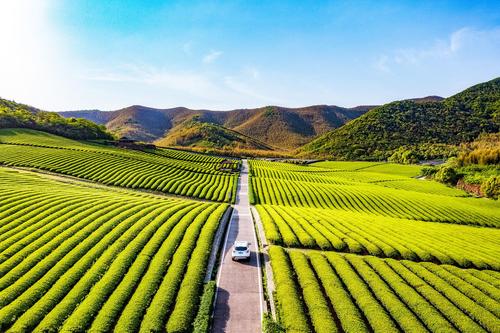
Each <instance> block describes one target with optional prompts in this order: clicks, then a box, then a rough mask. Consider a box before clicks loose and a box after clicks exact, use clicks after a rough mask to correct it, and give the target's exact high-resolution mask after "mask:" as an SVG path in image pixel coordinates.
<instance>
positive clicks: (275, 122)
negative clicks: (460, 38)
mask: <svg viewBox="0 0 500 333" xmlns="http://www.w3.org/2000/svg"><path fill="white" fill-rule="evenodd" d="M371 108H373V106H359V107H356V108H342V107H337V106H328V105H316V106H309V107H303V108H284V107H278V106H267V107H262V108H257V109H239V110H233V111H210V110H192V109H187V108H183V107H178V108H171V109H153V108H148V107H144V106H140V105H134V106H130V107H127V108H124V109H120V110H117V111H108V112H106V111H98V110H90V111H69V112H60V114H61V115H62V116H64V117H82V118H85V119H88V120H91V121H94V122H96V123H98V124H103V125H106V127H107V129H108V130H110V131H111V132H113V133H116V134H117V135H119V136H127V137H130V138H134V139H137V140H142V141H155V140H159V139H161V138H163V137H164V136H167V137H168V135H169V131H170V130H172V129H173V128H175V127H176V126H177V125H179V124H181V123H183V122H185V121H189V120H191V119H193V118H196V120H197V121H198V122H206V123H212V124H216V125H220V126H223V127H225V128H228V129H232V130H234V131H237V132H240V133H241V134H244V135H246V136H249V137H252V138H254V139H256V140H257V141H260V142H263V143H265V144H268V145H272V146H275V147H279V148H285V149H292V148H297V147H299V146H300V145H303V144H305V143H307V142H309V141H310V140H312V139H313V138H315V137H317V136H318V135H321V134H323V133H325V132H327V131H329V130H331V129H334V128H337V127H340V126H342V125H343V124H345V123H346V122H347V121H349V120H351V119H354V118H356V117H359V116H360V115H362V114H363V113H365V112H366V111H368V110H370V109H371Z"/></svg>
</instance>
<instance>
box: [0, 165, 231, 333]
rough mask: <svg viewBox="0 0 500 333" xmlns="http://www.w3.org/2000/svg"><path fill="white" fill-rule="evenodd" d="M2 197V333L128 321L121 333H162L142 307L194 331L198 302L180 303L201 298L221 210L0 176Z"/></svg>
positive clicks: (20, 175)
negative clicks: (153, 331)
mask: <svg viewBox="0 0 500 333" xmlns="http://www.w3.org/2000/svg"><path fill="white" fill-rule="evenodd" d="M0 194H1V195H0V252H1V253H2V256H1V257H0V272H1V273H0V276H1V277H0V330H1V331H7V330H10V331H13V332H19V331H60V330H62V331H87V330H90V331H102V332H107V331H111V330H113V329H117V330H120V328H122V327H124V326H122V325H123V323H124V322H127V323H130V322H132V324H130V326H127V327H128V328H130V327H132V328H133V329H131V330H128V329H126V330H124V331H136V330H138V329H139V327H140V326H141V325H142V324H144V325H146V323H145V320H146V319H147V320H148V323H149V322H151V321H154V322H161V323H163V326H162V327H161V330H164V329H165V325H166V319H167V318H166V317H165V316H164V315H163V314H158V316H157V317H155V316H154V315H153V314H154V313H155V312H154V311H148V314H147V315H146V316H144V314H145V313H146V311H147V309H148V308H149V309H161V311H164V312H167V313H169V314H170V313H171V314H172V316H171V317H170V320H172V321H173V320H177V319H178V318H183V319H185V321H182V322H183V323H187V324H186V330H190V327H191V323H192V321H193V320H194V317H195V315H196V313H197V312H198V304H199V303H198V302H192V301H189V302H186V299H189V300H191V299H200V296H201V294H202V288H200V281H201V284H202V281H203V278H204V276H205V274H204V271H205V263H206V261H207V260H208V257H209V254H210V251H209V249H210V247H211V244H212V240H213V236H214V234H215V231H216V229H217V225H218V223H219V218H220V217H221V215H222V213H223V212H224V211H225V210H226V209H227V205H224V204H215V203H201V202H194V201H188V200H179V199H167V198H160V197H158V196H153V195H150V194H145V193H132V192H129V191H117V190H107V189H103V188H94V187H90V186H86V185H82V184H81V183H77V182H73V183H61V182H58V181H55V180H52V179H50V178H48V177H44V176H39V175H34V174H32V173H26V172H18V171H7V170H6V169H5V168H3V169H0ZM6 250H7V251H8V252H6ZM7 253H9V254H8V257H7V256H5V255H6V254H7ZM190 258H191V259H190ZM165 281H166V282H165ZM173 281H176V283H173ZM164 283H168V287H167V289H168V293H166V292H165V289H166V288H165V286H164V285H163V284H164ZM167 294H168V295H171V296H170V298H169V299H168V300H167V301H165V302H164V303H162V302H160V303H158V302H157V300H158V299H164V298H165V296H166V295H167ZM186 303H187V306H186ZM150 305H151V306H150ZM131 310H132V311H131Z"/></svg>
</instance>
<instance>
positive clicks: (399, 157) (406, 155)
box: [387, 147, 419, 164]
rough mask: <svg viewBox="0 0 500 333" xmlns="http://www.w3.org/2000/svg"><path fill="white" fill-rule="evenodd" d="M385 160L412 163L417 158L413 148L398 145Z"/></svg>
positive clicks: (416, 160)
mask: <svg viewBox="0 0 500 333" xmlns="http://www.w3.org/2000/svg"><path fill="white" fill-rule="evenodd" d="M387 160H388V161H389V162H393V163H401V164H414V163H417V162H418V160H419V158H418V156H417V154H416V153H415V151H414V150H412V149H404V148H403V147H400V148H399V149H398V150H396V151H395V152H394V153H393V154H392V155H391V156H390V157H389V158H388V159H387Z"/></svg>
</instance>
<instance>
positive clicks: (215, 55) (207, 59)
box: [202, 50, 222, 64]
mask: <svg viewBox="0 0 500 333" xmlns="http://www.w3.org/2000/svg"><path fill="white" fill-rule="evenodd" d="M221 55H222V52H221V51H215V50H211V51H210V52H209V53H207V54H206V55H205V56H204V57H203V59H202V62H203V63H204V64H211V63H213V62H214V61H216V60H217V59H219V58H220V56H221Z"/></svg>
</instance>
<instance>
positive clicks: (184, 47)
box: [182, 42, 193, 56]
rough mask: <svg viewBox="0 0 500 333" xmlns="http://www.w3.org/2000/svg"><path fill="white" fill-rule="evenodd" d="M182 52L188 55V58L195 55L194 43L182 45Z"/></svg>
mask: <svg viewBox="0 0 500 333" xmlns="http://www.w3.org/2000/svg"><path fill="white" fill-rule="evenodd" d="M182 51H183V52H184V53H185V54H187V55H188V56H191V55H193V43H192V42H186V43H184V44H183V45H182Z"/></svg>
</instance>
